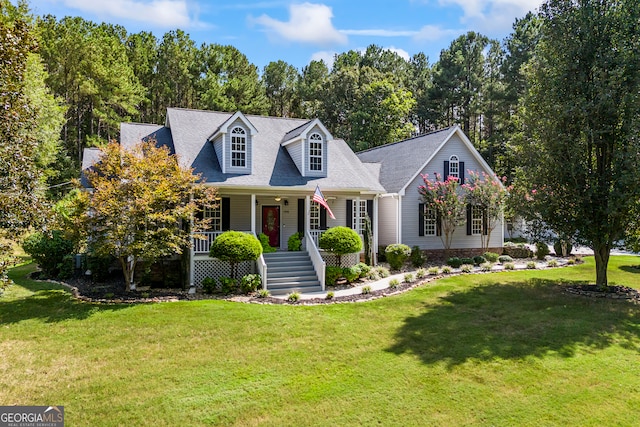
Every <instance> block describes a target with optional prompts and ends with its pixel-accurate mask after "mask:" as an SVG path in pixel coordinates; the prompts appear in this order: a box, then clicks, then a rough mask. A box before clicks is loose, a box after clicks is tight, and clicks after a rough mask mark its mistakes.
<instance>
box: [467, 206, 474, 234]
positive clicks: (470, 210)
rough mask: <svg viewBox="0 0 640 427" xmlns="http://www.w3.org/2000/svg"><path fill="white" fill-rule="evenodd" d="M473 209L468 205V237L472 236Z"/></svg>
mask: <svg viewBox="0 0 640 427" xmlns="http://www.w3.org/2000/svg"><path fill="white" fill-rule="evenodd" d="M472 216H473V215H472V207H471V205H467V236H471V231H472V230H471V219H472Z"/></svg>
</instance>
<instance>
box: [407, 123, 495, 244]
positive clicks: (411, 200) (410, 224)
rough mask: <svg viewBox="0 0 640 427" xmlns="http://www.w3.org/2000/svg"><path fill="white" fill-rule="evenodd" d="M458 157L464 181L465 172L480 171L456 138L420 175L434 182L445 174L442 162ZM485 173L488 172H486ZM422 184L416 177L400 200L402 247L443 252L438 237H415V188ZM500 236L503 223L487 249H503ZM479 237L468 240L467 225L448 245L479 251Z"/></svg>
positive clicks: (416, 231)
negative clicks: (463, 169)
mask: <svg viewBox="0 0 640 427" xmlns="http://www.w3.org/2000/svg"><path fill="white" fill-rule="evenodd" d="M454 154H455V155H457V156H458V159H459V160H460V161H461V162H464V168H465V171H464V174H465V177H468V176H469V173H468V170H474V171H480V170H482V167H481V165H480V164H479V163H478V162H477V161H476V160H475V158H474V157H473V155H472V154H471V152H470V151H469V150H468V149H467V147H466V146H465V145H464V143H463V142H462V141H461V140H460V138H459V137H458V136H457V135H453V137H452V138H451V139H450V140H449V142H447V144H446V145H445V146H444V147H442V149H441V150H440V151H439V152H438V154H436V156H434V158H433V159H432V160H431V162H429V164H427V166H426V167H425V168H424V169H423V170H422V171H421V173H423V174H429V178H430V179H434V173H435V172H437V173H439V174H440V175H442V174H443V173H444V162H445V161H448V160H449V158H450V157H451V156H452V155H454ZM487 172H488V171H487ZM421 184H423V181H422V177H421V176H420V175H418V176H417V177H416V178H415V179H414V180H413V181H412V182H411V183H410V184H409V186H407V188H406V192H405V196H403V197H402V239H401V240H402V243H404V244H406V245H409V246H414V245H415V246H419V247H420V248H422V249H442V248H443V245H442V241H441V240H440V237H439V236H419V235H418V227H419V225H418V218H419V217H418V205H419V204H420V203H421V200H420V195H419V194H418V186H419V185H421ZM502 242H503V232H502V222H501V223H500V224H498V226H496V228H495V229H494V230H493V231H492V232H491V241H490V242H489V247H502ZM480 247H481V243H480V236H467V227H466V223H465V224H462V225H461V226H460V227H459V228H458V229H456V231H455V233H454V234H453V240H452V243H451V248H452V249H474V248H480Z"/></svg>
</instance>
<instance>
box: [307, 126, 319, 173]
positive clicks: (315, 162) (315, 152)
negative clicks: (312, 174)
mask: <svg viewBox="0 0 640 427" xmlns="http://www.w3.org/2000/svg"><path fill="white" fill-rule="evenodd" d="M309 170H312V171H322V136H321V135H320V134H319V133H312V134H311V136H309Z"/></svg>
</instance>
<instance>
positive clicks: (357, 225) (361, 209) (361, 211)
mask: <svg viewBox="0 0 640 427" xmlns="http://www.w3.org/2000/svg"><path fill="white" fill-rule="evenodd" d="M352 212H353V220H352V222H351V225H352V227H351V228H353V229H354V230H355V231H356V232H358V234H363V233H364V222H365V219H366V217H367V201H366V200H354V201H353V211H352Z"/></svg>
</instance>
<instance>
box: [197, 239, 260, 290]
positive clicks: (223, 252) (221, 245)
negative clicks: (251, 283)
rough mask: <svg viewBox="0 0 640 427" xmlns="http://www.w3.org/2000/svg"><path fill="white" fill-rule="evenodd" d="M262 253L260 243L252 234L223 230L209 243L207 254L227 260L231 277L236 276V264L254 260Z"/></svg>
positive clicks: (235, 277)
mask: <svg viewBox="0 0 640 427" xmlns="http://www.w3.org/2000/svg"><path fill="white" fill-rule="evenodd" d="M261 254H262V245H261V244H260V241H259V240H258V239H257V238H256V236H254V235H253V234H248V233H243V232H241V231H225V232H224V233H222V234H221V235H219V236H218V237H217V238H216V240H214V241H213V243H212V244H211V248H210V249H209V256H211V257H213V258H218V259H219V260H221V261H229V265H230V267H231V278H232V279H234V280H235V279H237V278H238V264H240V263H241V262H242V261H255V260H256V259H258V257H259V256H260V255H261Z"/></svg>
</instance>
